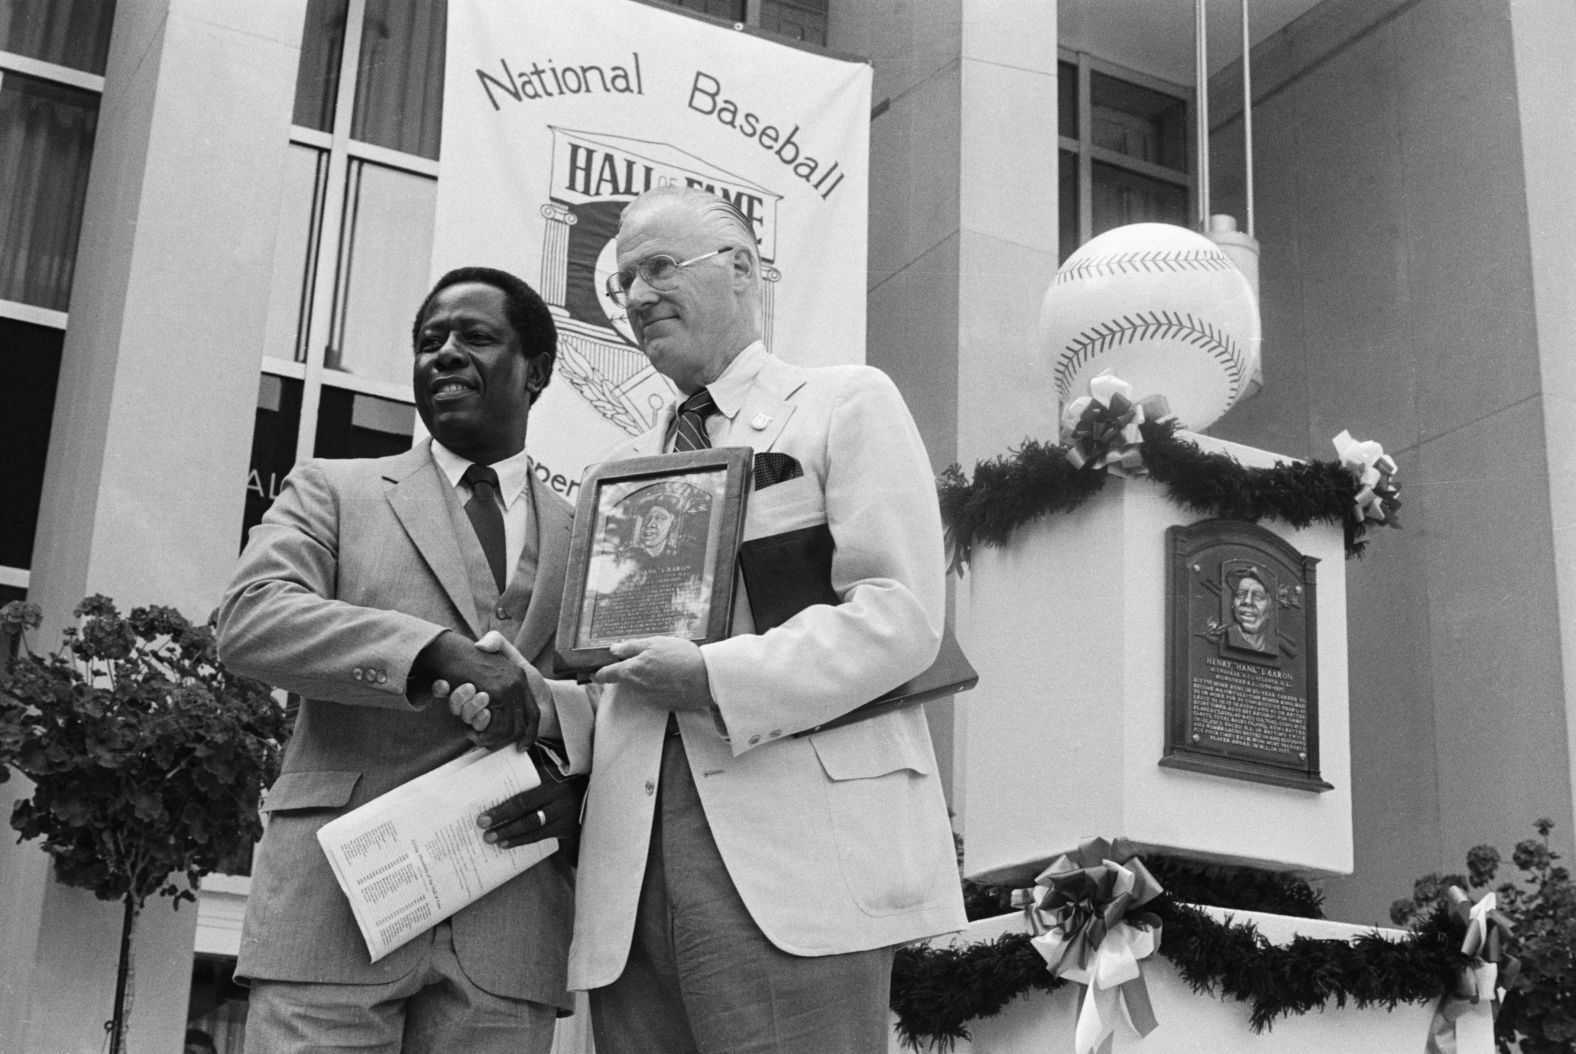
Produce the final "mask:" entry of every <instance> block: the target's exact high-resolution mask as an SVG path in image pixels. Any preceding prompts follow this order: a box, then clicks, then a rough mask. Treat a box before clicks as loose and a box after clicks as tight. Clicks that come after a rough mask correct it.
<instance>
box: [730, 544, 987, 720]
mask: <svg viewBox="0 0 1576 1054" xmlns="http://www.w3.org/2000/svg"><path fill="white" fill-rule="evenodd" d="M834 548H835V546H834V544H833V541H832V531H831V528H830V527H829V526H827V525H826V524H824V523H820V524H816V525H815V526H813V527H801V528H800V529H798V530H795V531H787V532H785V533H783V534H774V535H771V536H769V537H766V538H754V539H751V540H750V541H747V542H745V543H744V544H742V545H740V546H739V568H740V570H741V571H742V572H743V574H744V587H745V589H746V590H747V591H748V592H749V594H750V614H751V616H752V617H753V618H754V620H755V631H756V632H757V633H765V632H766V631H767V630H769V629H774V628H775V627H777V626H780V625H782V624H783V623H784V622H787V621H788V619H790V618H792V617H793V616H794V615H796V614H798V613H799V612H800V611H803V610H804V609H805V608H807V607H809V606H810V605H811V604H837V603H840V602H841V598H839V597H838V595H837V593H836V592H835V591H834V590H833V589H832V551H833V549H834ZM979 679H980V678H979V674H978V673H976V672H975V670H974V667H973V666H971V665H970V664H969V660H968V658H967V657H965V656H964V654H963V649H962V648H961V647H959V646H958V641H957V638H956V637H955V636H953V633H952V627H951V626H947V627H945V628H943V630H942V633H941V650H940V651H939V652H938V653H937V655H936V661H935V662H933V663H931V664H930V667H929V669H927V670H925V671H924V672H923V673H920V674H919V675H918V676H916V677H914V678H913V679H912V680H909V681H905V682H904V683H903V684H900V685H898V686H897V687H896V688H894V689H892V690H891V691H890V692H887V693H886V694H885V695H882V696H881V697H880V698H877V699H872V700H871V701H870V702H868V703H866V704H864V705H863V706H859V707H855V708H854V709H853V710H850V711H849V712H848V713H846V714H843V715H842V716H840V717H836V718H834V719H832V720H831V721H828V722H826V723H825V724H823V725H817V726H815V727H814V728H807V729H805V730H804V731H802V732H797V733H795V735H800V736H806V735H809V734H810V733H812V732H824V731H826V730H827V729H830V728H837V727H839V726H841V725H846V724H851V723H853V722H855V721H863V720H865V719H866V718H870V717H876V716H878V715H880V714H885V713H888V712H890V711H893V710H901V709H903V708H905V707H910V706H917V705H919V704H920V703H923V702H925V701H926V700H927V699H935V698H938V697H940V696H944V695H954V694H956V693H958V692H966V691H968V690H969V689H970V688H973V687H974V686H975V685H976V684H977V683H979Z"/></svg>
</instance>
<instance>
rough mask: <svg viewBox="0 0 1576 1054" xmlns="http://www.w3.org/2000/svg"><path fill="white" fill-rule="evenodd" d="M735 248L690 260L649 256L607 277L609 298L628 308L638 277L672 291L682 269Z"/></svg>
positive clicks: (731, 247) (665, 255) (658, 255)
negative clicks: (632, 287)
mask: <svg viewBox="0 0 1576 1054" xmlns="http://www.w3.org/2000/svg"><path fill="white" fill-rule="evenodd" d="M733 248H734V247H733V246H731V245H724V246H723V247H722V248H720V249H716V250H713V251H712V252H709V253H702V254H701V255H699V256H692V257H690V258H689V259H688V260H675V259H674V258H673V257H671V256H669V255H667V254H666V253H658V254H657V255H656V256H648V257H646V258H645V259H644V260H642V261H640V262H639V263H638V264H635V265H634V266H632V267H626V268H624V269H623V270H622V271H619V272H618V273H616V274H610V275H608V276H607V298H608V299H609V300H611V301H613V303H615V304H617V305H618V306H619V307H628V306H629V290H630V287H631V286H633V285H634V284H635V279H636V278H637V277H638V278H640V280H641V281H643V282H645V283H646V284H647V285H649V286H650V287H651V288H653V289H657V290H663V291H665V290H668V289H672V288H673V284H674V282H675V281H677V279H678V276H679V269H680V268H684V267H688V266H689V265H690V264H698V263H700V262H701V261H702V260H710V259H711V258H712V257H713V256H721V255H722V254H723V253H726V252H732V251H733Z"/></svg>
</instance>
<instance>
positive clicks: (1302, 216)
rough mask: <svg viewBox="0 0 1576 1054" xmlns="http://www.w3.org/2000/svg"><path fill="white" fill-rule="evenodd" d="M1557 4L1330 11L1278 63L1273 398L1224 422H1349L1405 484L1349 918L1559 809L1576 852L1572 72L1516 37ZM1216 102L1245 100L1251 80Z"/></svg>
mask: <svg viewBox="0 0 1576 1054" xmlns="http://www.w3.org/2000/svg"><path fill="white" fill-rule="evenodd" d="M1550 6H1551V5H1544V4H1538V3H1527V4H1514V5H1512V4H1511V3H1509V2H1508V0H1409V2H1407V0H1384V2H1380V3H1375V2H1371V0H1360V2H1359V0H1333V2H1331V3H1327V4H1324V5H1322V6H1321V7H1319V8H1316V9H1315V10H1314V11H1312V12H1310V14H1309V15H1307V16H1305V17H1304V18H1303V19H1301V20H1299V21H1297V22H1294V23H1292V24H1291V25H1290V26H1288V27H1287V28H1286V29H1285V30H1284V31H1282V32H1281V33H1280V34H1278V35H1277V36H1276V37H1275V38H1272V39H1271V40H1269V41H1267V42H1266V43H1265V44H1263V45H1261V46H1260V47H1259V48H1258V49H1256V51H1255V61H1254V70H1253V80H1254V88H1255V98H1256V103H1255V110H1254V125H1255V128H1254V131H1255V144H1254V146H1255V153H1256V157H1257V165H1256V175H1257V182H1256V196H1257V218H1258V229H1257V231H1256V234H1257V236H1258V238H1259V241H1260V242H1261V244H1262V247H1263V254H1262V258H1261V268H1262V270H1261V295H1262V306H1263V317H1264V372H1265V388H1264V392H1263V394H1261V395H1260V396H1259V397H1258V398H1257V399H1256V400H1253V401H1250V402H1248V403H1245V404H1243V405H1242V406H1240V407H1239V408H1237V409H1236V410H1234V411H1233V412H1232V413H1231V414H1229V415H1227V417H1226V418H1225V419H1224V420H1223V421H1222V422H1220V423H1219V424H1218V425H1216V426H1215V427H1214V428H1212V429H1211V432H1212V433H1213V434H1215V435H1218V436H1221V437H1222V438H1226V439H1232V440H1236V441H1240V442H1244V443H1249V444H1252V445H1254V446H1259V447H1264V448H1267V449H1271V450H1276V451H1281V452H1284V453H1287V454H1292V455H1298V456H1314V457H1330V456H1332V449H1331V447H1330V445H1329V441H1330V437H1331V436H1333V435H1335V433H1337V432H1339V431H1340V430H1341V429H1342V428H1350V429H1351V431H1352V432H1353V434H1354V435H1356V436H1358V437H1359V438H1373V439H1377V440H1379V441H1381V442H1383V443H1384V444H1385V446H1386V449H1387V450H1389V451H1390V452H1391V453H1392V454H1394V455H1395V456H1396V458H1397V460H1398V462H1399V463H1400V466H1401V472H1402V481H1403V487H1404V490H1403V495H1402V497H1403V500H1404V502H1405V508H1404V509H1403V511H1402V522H1403V524H1404V527H1405V529H1404V530H1403V531H1401V532H1385V533H1384V534H1382V535H1380V536H1378V537H1377V538H1376V539H1375V541H1374V544H1373V547H1372V549H1371V551H1370V552H1371V555H1369V556H1368V557H1367V558H1366V559H1364V560H1362V561H1360V562H1357V563H1355V564H1352V565H1350V566H1349V567H1348V576H1349V577H1348V583H1349V597H1350V609H1349V615H1350V620H1349V621H1350V627H1351V639H1350V646H1351V653H1350V661H1351V677H1352V683H1351V699H1352V736H1353V744H1352V752H1353V767H1354V774H1353V783H1354V791H1355V795H1356V831H1355V838H1356V859H1357V872H1356V874H1355V875H1354V876H1353V877H1352V878H1351V879H1349V880H1342V881H1335V882H1331V883H1329V884H1328V889H1329V893H1330V897H1329V902H1328V910H1329V912H1330V914H1331V917H1335V918H1343V919H1349V920H1353V921H1379V920H1382V919H1383V917H1384V912H1385V908H1386V906H1387V905H1388V903H1389V902H1390V901H1391V900H1393V899H1394V898H1396V897H1400V896H1403V895H1405V894H1407V893H1408V892H1409V891H1410V888H1411V882H1412V880H1413V878H1415V877H1417V876H1418V875H1420V874H1422V873H1424V872H1427V871H1432V870H1438V869H1448V870H1454V871H1459V870H1462V869H1463V867H1464V856H1465V852H1466V850H1467V849H1468V848H1469V847H1470V846H1473V845H1475V844H1479V843H1483V842H1488V843H1493V844H1497V845H1498V846H1499V847H1500V848H1501V850H1502V851H1504V852H1506V854H1507V856H1508V851H1509V849H1510V848H1511V846H1512V845H1513V844H1514V843H1515V842H1516V841H1517V840H1519V839H1521V838H1523V837H1527V836H1530V835H1531V833H1532V832H1531V823H1532V821H1533V820H1534V819H1535V818H1536V817H1539V816H1545V815H1546V816H1549V817H1551V818H1553V819H1554V820H1555V822H1556V823H1557V824H1558V831H1557V841H1558V843H1559V845H1560V846H1561V847H1562V848H1564V849H1565V850H1567V851H1568V849H1569V847H1570V845H1571V844H1572V842H1571V821H1572V808H1571V772H1570V751H1569V748H1568V735H1569V728H1568V724H1569V722H1568V720H1567V712H1566V698H1567V693H1566V690H1565V686H1564V674H1563V664H1562V650H1564V649H1568V648H1569V647H1570V645H1569V644H1568V643H1566V639H1567V638H1570V637H1572V636H1573V632H1576V627H1571V628H1567V629H1566V630H1565V631H1564V633H1563V635H1562V632H1561V628H1560V622H1559V611H1560V604H1559V601H1560V599H1561V595H1560V589H1559V588H1558V587H1559V585H1560V583H1561V582H1562V581H1563V579H1562V578H1560V577H1557V576H1556V575H1554V574H1551V569H1553V568H1555V544H1556V533H1555V531H1554V526H1555V521H1554V520H1553V518H1552V512H1551V488H1550V478H1549V462H1548V460H1547V458H1546V456H1545V451H1546V446H1545V438H1546V436H1548V437H1551V441H1550V446H1549V447H1548V448H1547V449H1553V444H1554V443H1555V442H1559V444H1560V447H1559V448H1560V450H1561V451H1563V452H1564V454H1563V456H1564V459H1565V463H1566V464H1567V465H1568V464H1569V461H1570V455H1569V447H1570V443H1569V438H1568V437H1569V435H1570V429H1569V425H1568V424H1567V423H1565V422H1556V421H1552V420H1550V419H1549V417H1548V411H1549V409H1550V405H1549V404H1550V401H1551V394H1550V393H1549V392H1547V391H1546V390H1545V384H1546V383H1550V382H1551V381H1552V383H1554V384H1556V385H1557V386H1558V388H1559V392H1560V393H1563V395H1561V396H1559V397H1557V398H1563V397H1564V396H1565V395H1568V393H1570V392H1571V391H1572V390H1573V389H1572V386H1571V384H1570V382H1569V378H1568V377H1566V376H1565V374H1566V373H1568V371H1569V369H1570V367H1569V359H1570V357H1569V354H1568V351H1562V349H1567V348H1568V345H1569V339H1570V332H1571V329H1572V326H1571V321H1570V317H1569V314H1570V309H1569V304H1568V301H1569V288H1570V286H1569V280H1568V277H1567V276H1565V275H1564V274H1563V270H1568V269H1569V267H1570V264H1569V260H1570V253H1569V249H1568V246H1569V242H1568V241H1563V242H1562V240H1561V238H1560V236H1559V235H1558V234H1555V235H1553V236H1547V237H1542V238H1540V240H1539V242H1538V243H1537V248H1538V252H1539V255H1538V256H1537V257H1535V256H1534V254H1533V247H1532V243H1530V242H1529V239H1530V237H1531V234H1530V229H1529V189H1530V188H1533V187H1539V188H1540V189H1539V190H1538V194H1537V196H1536V197H1535V198H1534V199H1533V203H1534V204H1536V205H1537V206H1538V208H1539V210H1540V214H1545V215H1551V216H1554V217H1556V218H1557V219H1558V223H1559V225H1560V226H1559V227H1558V229H1559V230H1562V231H1563V230H1564V229H1565V228H1568V227H1569V226H1570V219H1569V217H1570V215H1571V211H1570V209H1571V204H1572V203H1571V202H1570V200H1569V199H1570V196H1571V193H1570V190H1569V189H1568V184H1569V172H1570V168H1569V164H1568V161H1569V159H1568V158H1566V157H1564V156H1563V154H1565V153H1569V151H1570V143H1571V141H1572V138H1571V130H1570V129H1569V128H1568V127H1565V126H1567V125H1569V123H1570V122H1569V118H1568V117H1564V116H1563V114H1564V112H1565V109H1566V108H1565V106H1564V103H1563V102H1560V101H1557V100H1563V99H1568V97H1569V83H1570V82H1569V66H1568V57H1560V56H1559V55H1558V54H1557V52H1558V51H1559V49H1558V48H1554V47H1552V46H1548V47H1543V48H1542V51H1541V52H1540V51H1538V50H1534V49H1530V48H1529V49H1528V50H1526V51H1524V52H1518V51H1517V50H1516V48H1515V47H1514V46H1513V45H1514V43H1515V42H1516V41H1517V40H1521V41H1522V42H1523V43H1526V42H1527V41H1528V40H1529V39H1530V40H1531V41H1534V42H1543V43H1546V41H1547V39H1558V38H1545V37H1544V36H1542V34H1543V33H1544V32H1548V31H1552V30H1554V29H1557V28H1559V27H1553V26H1547V25H1542V24H1541V23H1540V24H1539V25H1538V26H1537V27H1529V30H1528V31H1527V32H1526V33H1522V32H1513V30H1514V29H1516V26H1515V25H1513V20H1512V14H1513V10H1514V13H1515V15H1516V21H1517V22H1522V21H1527V20H1530V19H1533V18H1538V19H1542V18H1544V17H1552V18H1556V19H1557V20H1558V19H1561V18H1563V19H1565V20H1567V21H1568V20H1569V18H1570V14H1569V12H1568V11H1564V10H1563V6H1564V5H1553V6H1558V7H1561V8H1562V10H1561V11H1560V12H1559V13H1558V14H1556V13H1555V12H1553V11H1551V10H1548V9H1549V8H1550ZM1534 30H1535V31H1534ZM1564 31H1566V32H1568V31H1569V27H1568V26H1567V27H1564ZM1564 39H1569V37H1565V38H1564ZM1518 66H1519V67H1521V68H1518ZM1524 86H1525V87H1528V88H1530V89H1531V91H1532V93H1533V94H1532V95H1531V96H1530V97H1529V102H1528V103H1526V104H1521V103H1519V102H1518V100H1519V98H1520V91H1521V90H1522V88H1523V87H1524ZM1212 95H1213V96H1214V97H1215V98H1217V99H1221V100H1230V99H1236V98H1240V80H1237V79H1236V76H1235V74H1228V75H1223V76H1221V77H1219V78H1217V81H1216V85H1215V87H1214V90H1213V91H1212ZM1534 103H1536V104H1538V105H1537V107H1536V109H1535V110H1533V111H1531V112H1529V113H1528V115H1527V121H1528V127H1529V129H1531V128H1534V127H1535V128H1536V129H1537V131H1536V136H1537V139H1538V142H1537V143H1533V144H1529V143H1527V142H1525V141H1524V135H1523V113H1522V109H1523V107H1524V106H1532V105H1533V104H1534ZM1233 109H1240V107H1231V106H1230V105H1229V104H1228V105H1226V106H1217V108H1216V109H1215V110H1214V116H1215V117H1216V119H1217V120H1218V121H1219V122H1220V125H1219V127H1218V129H1217V132H1216V135H1215V137H1214V149H1213V151H1212V154H1213V167H1214V169H1215V171H1216V173H1217V174H1218V175H1217V178H1216V181H1215V184H1214V193H1215V202H1216V203H1215V211H1224V212H1235V213H1236V214H1237V215H1239V216H1240V215H1241V213H1242V209H1241V180H1240V175H1234V174H1233V173H1239V172H1240V169H1241V160H1240V158H1241V134H1242V133H1241V123H1240V119H1239V116H1240V115H1237V114H1234V113H1233V112H1232V111H1233ZM1534 155H1536V156H1534ZM1533 173H1541V180H1540V182H1534V180H1533V176H1532V174H1533ZM1555 268H1560V269H1561V270H1560V271H1559V272H1558V273H1556V272H1555V270H1554V269H1555ZM1561 281H1563V283H1564V284H1563V285H1561V284H1560V283H1561ZM1556 298H1558V299H1556ZM1556 304H1557V305H1558V306H1555V305H1556ZM1540 310H1541V312H1549V313H1552V314H1553V316H1554V317H1551V318H1550V319H1549V320H1548V323H1547V325H1546V326H1545V328H1549V329H1553V328H1555V327H1557V328H1559V330H1560V337H1559V340H1558V342H1555V341H1554V340H1553V334H1552V332H1551V333H1544V332H1540V323H1542V322H1543V318H1542V315H1541V314H1540ZM1551 360H1553V361H1557V362H1560V363H1562V364H1563V365H1561V366H1560V367H1559V368H1558V371H1557V373H1558V376H1555V377H1553V378H1547V374H1548V373H1549V370H1550V368H1549V367H1548V365H1547V363H1548V362H1549V361H1551ZM1567 407H1568V399H1567V400H1566V401H1565V402H1564V404H1563V405H1562V406H1560V408H1559V411H1558V412H1560V413H1565V411H1566V408H1567ZM1567 419H1568V417H1567ZM1566 475H1568V473H1567V474H1566ZM1560 486H1561V487H1562V488H1567V489H1568V486H1569V484H1568V483H1566V482H1565V480H1564V479H1563V478H1562V479H1561V480H1560ZM1569 506H1570V499H1569V497H1566V498H1564V499H1563V502H1562V504H1561V506H1560V508H1561V513H1560V521H1559V522H1560V523H1569V522H1570V511H1569ZM1566 544H1568V543H1566ZM1566 563H1567V569H1566V572H1565V577H1569V567H1568V561H1567V562H1566ZM1566 589H1567V590H1568V589H1569V585H1568V584H1567V585H1566ZM1507 870H1509V865H1508V863H1507Z"/></svg>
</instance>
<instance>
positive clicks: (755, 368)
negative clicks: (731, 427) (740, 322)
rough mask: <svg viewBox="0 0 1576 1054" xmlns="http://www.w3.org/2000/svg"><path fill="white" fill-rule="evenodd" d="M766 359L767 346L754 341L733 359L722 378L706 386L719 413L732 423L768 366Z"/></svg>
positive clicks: (723, 372) (724, 370)
mask: <svg viewBox="0 0 1576 1054" xmlns="http://www.w3.org/2000/svg"><path fill="white" fill-rule="evenodd" d="M766 358H767V352H766V345H765V344H763V343H761V342H760V341H758V340H757V341H753V342H752V343H750V344H749V345H747V346H746V347H745V349H744V350H743V351H741V352H739V353H738V354H737V355H735V356H734V357H733V361H732V362H730V363H728V365H727V367H726V368H724V369H723V371H722V375H721V376H719V377H718V378H717V379H716V380H714V381H712V382H711V383H710V384H708V385H706V390H707V391H708V392H710V393H711V398H712V401H713V402H715V403H716V404H717V412H718V413H720V414H722V415H723V416H724V417H726V418H728V419H729V420H730V421H731V420H732V419H733V418H734V416H735V415H737V414H738V412H739V408H740V407H742V406H743V405H744V397H745V396H746V395H748V394H749V392H750V388H751V386H753V385H754V384H755V378H756V377H757V376H758V375H759V374H760V372H761V368H762V367H763V366H765V365H766Z"/></svg>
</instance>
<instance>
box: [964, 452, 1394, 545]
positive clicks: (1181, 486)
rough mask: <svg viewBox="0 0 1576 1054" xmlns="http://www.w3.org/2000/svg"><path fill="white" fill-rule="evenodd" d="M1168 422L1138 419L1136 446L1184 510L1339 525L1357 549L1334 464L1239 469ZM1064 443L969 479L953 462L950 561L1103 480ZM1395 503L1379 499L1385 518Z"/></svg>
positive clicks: (1084, 494)
mask: <svg viewBox="0 0 1576 1054" xmlns="http://www.w3.org/2000/svg"><path fill="white" fill-rule="evenodd" d="M1177 427H1178V426H1177V423H1176V422H1175V421H1160V422H1153V421H1148V422H1145V423H1144V424H1142V425H1139V431H1140V432H1141V433H1142V434H1143V437H1144V442H1143V444H1142V446H1140V447H1139V452H1140V454H1141V456H1142V457H1143V461H1144V466H1145V468H1147V469H1148V470H1149V478H1150V479H1153V480H1154V481H1155V482H1156V483H1159V484H1160V485H1161V486H1162V487H1164V488H1165V490H1166V494H1167V496H1168V497H1169V498H1170V499H1171V500H1172V501H1173V502H1175V503H1176V504H1178V505H1180V506H1182V507H1183V508H1185V509H1187V510H1188V511H1190V512H1193V513H1198V514H1202V515H1211V516H1215V517H1218V518H1221V519H1228V520H1246V521H1248V522H1250V523H1257V522H1259V521H1260V520H1263V519H1267V518H1269V517H1272V516H1273V517H1277V518H1279V519H1281V520H1284V521H1285V522H1286V523H1288V524H1290V525H1291V526H1293V527H1296V528H1299V529H1300V528H1303V527H1307V526H1308V525H1310V524H1312V523H1315V522H1318V523H1329V524H1337V523H1338V524H1341V526H1342V528H1343V531H1344V534H1345V540H1346V555H1347V556H1348V557H1352V556H1360V555H1362V551H1363V549H1364V548H1365V547H1366V546H1367V544H1368V543H1367V541H1366V540H1365V538H1364V536H1365V535H1366V534H1367V531H1368V522H1367V521H1365V520H1363V519H1362V518H1361V517H1360V516H1359V514H1358V512H1357V506H1356V499H1357V493H1358V489H1359V488H1358V484H1357V481H1356V479H1355V478H1353V476H1352V473H1351V472H1350V471H1348V470H1347V469H1346V468H1345V467H1343V466H1342V465H1341V463H1340V462H1338V461H1303V462H1297V463H1291V464H1288V463H1285V462H1282V463H1280V464H1277V465H1275V466H1273V467H1271V468H1248V467H1246V466H1244V465H1242V464H1241V463H1239V462H1238V461H1237V460H1236V459H1235V458H1232V457H1231V456H1230V455H1228V454H1223V453H1214V452H1208V451H1204V450H1200V449H1199V448H1198V446H1196V445H1195V444H1193V443H1190V442H1188V441H1187V440H1184V439H1179V438H1177V436H1176V431H1177ZM1066 450H1067V448H1066V447H1064V446H1061V445H1059V444H1053V443H1042V442H1040V441H1039V440H1035V439H1026V440H1024V442H1023V445H1022V446H1020V447H1019V448H1018V449H1016V450H1014V451H1013V452H1012V453H1011V454H1010V455H1002V456H998V457H995V458H992V459H990V460H989V461H982V462H979V463H978V464H976V465H975V467H974V479H973V481H972V482H970V480H969V478H968V477H967V476H966V475H965V474H964V473H963V470H962V468H960V467H959V466H958V465H952V466H950V467H948V468H947V469H946V470H945V471H944V472H942V474H941V478H940V480H939V482H938V484H937V495H938V497H939V498H940V501H941V518H942V521H943V522H944V523H945V524H946V528H947V538H948V542H949V544H950V547H951V551H952V561H953V568H954V569H957V568H959V567H961V566H962V565H964V564H967V563H968V562H969V558H970V557H971V556H972V554H973V551H974V546H975V545H991V546H997V545H1002V544H1004V543H1005V542H1006V541H1007V539H1008V538H1010V537H1011V536H1012V533H1013V532H1014V531H1016V530H1017V529H1018V528H1020V527H1022V526H1024V525H1025V524H1028V523H1032V522H1033V521H1035V520H1038V519H1040V518H1041V517H1043V516H1046V515H1049V514H1050V513H1053V512H1072V511H1073V510H1074V509H1076V508H1078V507H1079V506H1080V505H1082V504H1083V503H1084V502H1086V501H1088V500H1089V499H1090V498H1092V497H1093V496H1094V495H1095V494H1097V493H1099V492H1100V490H1101V488H1103V487H1104V486H1105V482H1106V479H1107V472H1106V471H1105V470H1104V469H1095V468H1093V467H1087V466H1086V467H1085V468H1081V469H1080V468H1074V467H1073V464H1072V462H1070V461H1068V460H1067V456H1066ZM1399 507H1400V503H1399V502H1396V501H1393V500H1391V501H1387V502H1386V506H1385V508H1386V512H1387V514H1389V516H1388V519H1387V521H1386V522H1388V523H1390V524H1391V525H1394V523H1395V518H1394V515H1393V513H1394V510H1395V509H1397V508H1399Z"/></svg>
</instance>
